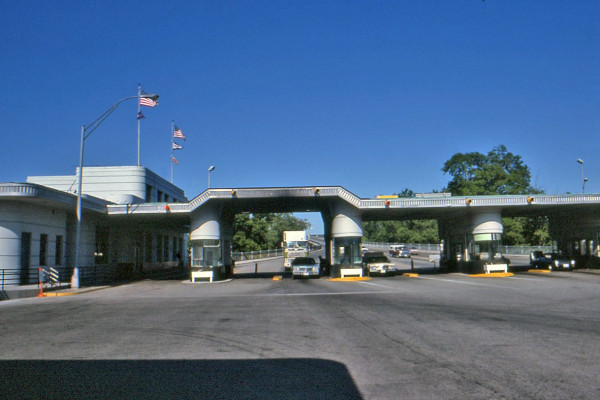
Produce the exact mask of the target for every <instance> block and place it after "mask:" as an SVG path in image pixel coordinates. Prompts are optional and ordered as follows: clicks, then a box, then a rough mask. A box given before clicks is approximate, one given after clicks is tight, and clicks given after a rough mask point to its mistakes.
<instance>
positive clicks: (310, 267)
mask: <svg viewBox="0 0 600 400" xmlns="http://www.w3.org/2000/svg"><path fill="white" fill-rule="evenodd" d="M320 275H321V267H320V266H319V264H317V262H316V261H315V259H314V258H312V257H296V258H294V260H293V261H292V279H296V278H301V277H303V276H305V277H307V278H310V277H316V278H318V277H319V276H320Z"/></svg>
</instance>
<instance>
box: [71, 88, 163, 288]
mask: <svg viewBox="0 0 600 400" xmlns="http://www.w3.org/2000/svg"><path fill="white" fill-rule="evenodd" d="M131 99H138V101H139V99H152V100H154V101H156V100H157V99H158V95H157V94H140V95H137V96H129V97H125V98H123V99H121V100H119V101H117V102H116V103H115V104H113V105H112V106H111V107H110V108H109V109H108V110H106V111H105V112H104V114H102V115H101V116H99V117H98V118H97V119H96V120H95V121H94V122H92V123H91V124H89V125H88V126H85V125H82V126H81V141H80V142H79V176H78V182H77V233H76V237H75V269H74V270H73V282H72V286H74V287H79V253H80V246H81V195H82V193H81V188H82V178H83V147H84V143H85V139H87V138H88V137H89V136H90V135H91V134H92V132H94V131H95V130H96V128H98V127H99V126H100V124H102V123H103V122H104V121H105V120H106V118H108V116H109V115H110V114H112V112H113V111H115V110H116V109H117V107H119V104H121V103H122V102H124V101H125V100H131Z"/></svg>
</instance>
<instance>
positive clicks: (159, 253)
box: [156, 235, 163, 262]
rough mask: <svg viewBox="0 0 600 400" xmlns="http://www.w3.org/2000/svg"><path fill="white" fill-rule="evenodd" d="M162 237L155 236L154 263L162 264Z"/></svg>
mask: <svg viewBox="0 0 600 400" xmlns="http://www.w3.org/2000/svg"><path fill="white" fill-rule="evenodd" d="M162 251H163V236H162V235H156V262H162V260H163V255H162Z"/></svg>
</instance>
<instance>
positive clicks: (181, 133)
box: [173, 125, 185, 140]
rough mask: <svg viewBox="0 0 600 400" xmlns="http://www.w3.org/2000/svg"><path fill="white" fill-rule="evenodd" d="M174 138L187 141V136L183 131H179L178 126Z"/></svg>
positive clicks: (175, 127)
mask: <svg viewBox="0 0 600 400" xmlns="http://www.w3.org/2000/svg"><path fill="white" fill-rule="evenodd" d="M173 137H174V138H179V139H183V140H185V135H184V134H183V132H181V129H179V128H178V127H177V125H175V126H174V131H173Z"/></svg>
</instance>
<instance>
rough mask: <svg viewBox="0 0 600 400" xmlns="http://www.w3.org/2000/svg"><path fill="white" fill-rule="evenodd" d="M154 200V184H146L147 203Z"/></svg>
mask: <svg viewBox="0 0 600 400" xmlns="http://www.w3.org/2000/svg"><path fill="white" fill-rule="evenodd" d="M151 202H152V186H150V185H146V203H151Z"/></svg>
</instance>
